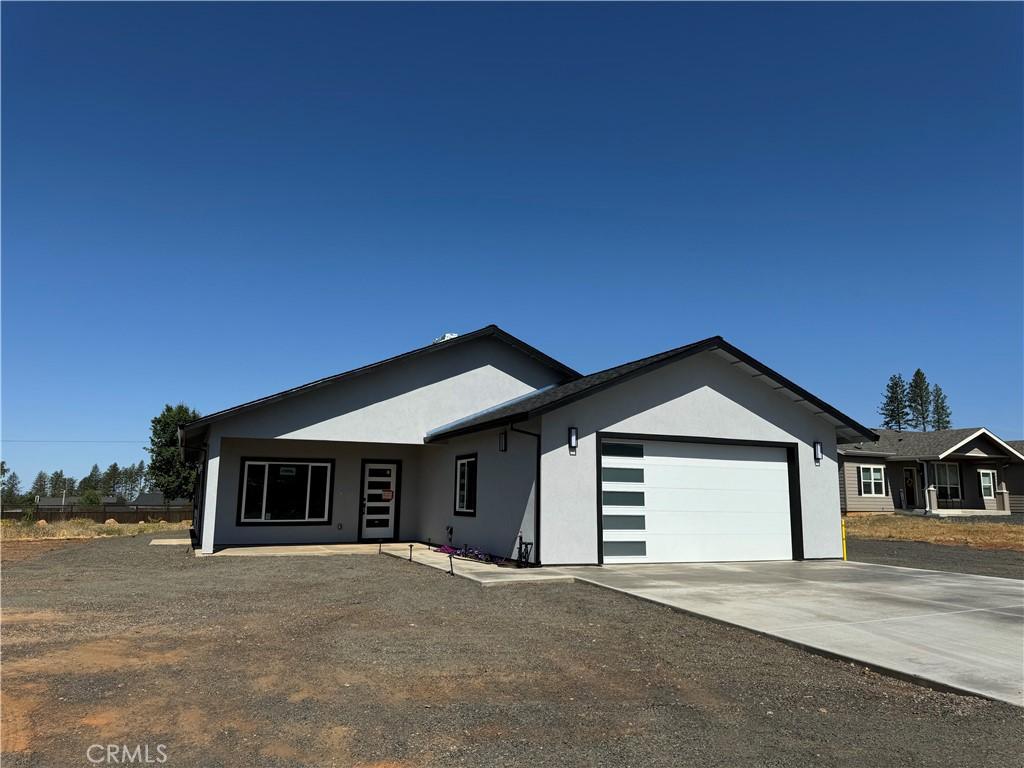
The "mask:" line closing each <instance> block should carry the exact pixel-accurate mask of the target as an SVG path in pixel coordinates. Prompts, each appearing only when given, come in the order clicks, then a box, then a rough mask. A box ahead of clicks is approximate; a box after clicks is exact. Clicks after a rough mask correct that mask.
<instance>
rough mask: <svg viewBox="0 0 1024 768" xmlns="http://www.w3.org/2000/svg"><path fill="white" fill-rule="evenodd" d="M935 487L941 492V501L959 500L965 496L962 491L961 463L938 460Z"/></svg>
mask: <svg viewBox="0 0 1024 768" xmlns="http://www.w3.org/2000/svg"><path fill="white" fill-rule="evenodd" d="M935 489H936V490H937V491H938V494H939V501H950V500H954V501H959V500H960V499H962V498H963V496H962V495H961V493H960V465H959V464H946V463H943V462H937V463H936V464H935Z"/></svg>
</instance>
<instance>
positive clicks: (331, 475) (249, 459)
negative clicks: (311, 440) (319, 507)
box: [235, 456, 335, 527]
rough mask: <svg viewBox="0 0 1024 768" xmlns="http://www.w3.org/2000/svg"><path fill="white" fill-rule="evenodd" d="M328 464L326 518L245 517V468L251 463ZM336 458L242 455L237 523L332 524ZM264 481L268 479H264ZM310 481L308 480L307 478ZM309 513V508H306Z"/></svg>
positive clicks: (239, 473) (239, 471)
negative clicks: (278, 518) (260, 518)
mask: <svg viewBox="0 0 1024 768" xmlns="http://www.w3.org/2000/svg"><path fill="white" fill-rule="evenodd" d="M250 463H253V464H306V465H311V464H326V465H327V517H326V519H319V518H317V519H314V520H309V519H306V520H254V519H252V518H243V517H242V513H243V511H244V510H243V509H242V502H243V497H244V495H245V469H246V467H247V466H248V465H249V464H250ZM334 470H335V467H334V459H315V458H306V457H301V458H300V457H297V456H287V457H280V456H278V457H266V456H242V457H241V458H240V459H239V464H238V500H237V505H236V506H237V511H236V514H235V525H236V526H239V527H252V526H274V525H298V526H307V525H331V524H332V521H333V519H334V480H335V472H334ZM264 482H266V480H265V479H264ZM307 482H308V480H307ZM306 513H307V514H309V510H308V509H307V510H306Z"/></svg>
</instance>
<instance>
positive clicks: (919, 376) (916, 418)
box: [907, 368, 932, 432]
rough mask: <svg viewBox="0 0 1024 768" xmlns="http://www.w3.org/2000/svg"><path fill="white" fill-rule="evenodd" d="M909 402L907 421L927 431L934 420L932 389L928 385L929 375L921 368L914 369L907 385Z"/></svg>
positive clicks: (912, 425)
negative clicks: (908, 417)
mask: <svg viewBox="0 0 1024 768" xmlns="http://www.w3.org/2000/svg"><path fill="white" fill-rule="evenodd" d="M907 404H908V406H909V407H910V419H909V420H908V422H907V423H908V424H909V425H910V426H911V427H913V428H914V429H919V430H921V431H922V432H927V431H928V425H929V424H931V421H932V390H931V387H929V386H928V377H927V376H925V375H924V371H922V370H921V369H920V368H918V369H917V370H916V371H914V375H913V376H912V377H911V379H910V386H909V387H907Z"/></svg>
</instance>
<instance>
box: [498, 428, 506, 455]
mask: <svg viewBox="0 0 1024 768" xmlns="http://www.w3.org/2000/svg"><path fill="white" fill-rule="evenodd" d="M507 450H508V432H506V431H505V430H504V429H503V430H501V432H499V433H498V453H505V451H507Z"/></svg>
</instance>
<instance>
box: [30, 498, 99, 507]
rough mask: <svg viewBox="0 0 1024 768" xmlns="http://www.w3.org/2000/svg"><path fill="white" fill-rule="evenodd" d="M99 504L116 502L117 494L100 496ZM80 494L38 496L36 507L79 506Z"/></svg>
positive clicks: (80, 501) (80, 503)
mask: <svg viewBox="0 0 1024 768" xmlns="http://www.w3.org/2000/svg"><path fill="white" fill-rule="evenodd" d="M100 504H117V496H101V497H100ZM81 505H82V497H81V496H40V497H39V499H38V500H37V501H36V506H37V507H70V506H76V507H78V506H81Z"/></svg>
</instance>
